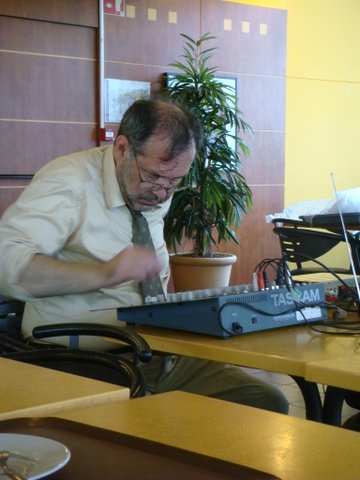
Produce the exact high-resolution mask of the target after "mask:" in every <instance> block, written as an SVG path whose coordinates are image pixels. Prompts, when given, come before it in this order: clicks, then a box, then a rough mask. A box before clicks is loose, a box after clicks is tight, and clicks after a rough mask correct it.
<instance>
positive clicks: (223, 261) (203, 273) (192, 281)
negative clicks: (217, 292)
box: [170, 253, 237, 292]
mask: <svg viewBox="0 0 360 480" xmlns="http://www.w3.org/2000/svg"><path fill="white" fill-rule="evenodd" d="M236 260H237V258H236V255H233V254H227V253H221V254H219V253H217V254H214V256H213V257H211V258H209V257H205V258H203V257H193V256H191V254H186V253H182V254H181V253H180V254H179V253H178V254H173V255H170V265H171V275H172V280H173V284H174V290H175V292H184V291H189V290H201V289H206V288H217V287H227V286H228V285H229V281H230V274H231V269H232V266H233V264H234V263H235V262H236Z"/></svg>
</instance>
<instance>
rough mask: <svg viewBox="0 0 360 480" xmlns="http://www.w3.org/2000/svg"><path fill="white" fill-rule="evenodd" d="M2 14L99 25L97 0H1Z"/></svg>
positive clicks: (0, 12) (0, 10)
mask: <svg viewBox="0 0 360 480" xmlns="http://www.w3.org/2000/svg"><path fill="white" fill-rule="evenodd" d="M0 14H1V15H10V16H14V17H20V18H21V17H22V18H32V19H35V20H46V21H48V22H59V23H67V24H72V25H84V26H88V27H97V26H98V2H97V1H96V0H50V1H49V0H0Z"/></svg>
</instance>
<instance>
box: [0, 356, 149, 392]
mask: <svg viewBox="0 0 360 480" xmlns="http://www.w3.org/2000/svg"><path fill="white" fill-rule="evenodd" d="M2 356H3V357H5V358H11V359H13V360H17V361H19V362H24V363H31V364H32V365H39V366H42V367H46V368H51V369H53V370H60V371H62V372H67V373H71V374H74V375H80V376H82V377H87V378H92V379H95V380H101V381H102V382H108V383H113V384H115V385H121V386H125V387H128V388H129V390H130V398H136V397H141V396H144V395H145V393H146V385H145V379H144V376H143V374H142V372H141V370H140V369H139V368H138V367H137V366H136V365H135V364H134V363H133V362H131V361H129V360H127V359H124V358H121V357H117V356H115V355H112V354H109V353H105V352H93V351H91V352H90V351H86V350H68V349H65V348H63V349H61V348H59V349H56V348H49V349H44V348H43V349H41V350H36V349H35V348H34V349H32V350H23V351H19V350H18V351H15V352H9V353H5V354H3V355H2Z"/></svg>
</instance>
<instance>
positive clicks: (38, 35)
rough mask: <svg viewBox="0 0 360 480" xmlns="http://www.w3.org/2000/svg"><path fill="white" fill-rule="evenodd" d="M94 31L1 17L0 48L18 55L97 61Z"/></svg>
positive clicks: (78, 27)
mask: <svg viewBox="0 0 360 480" xmlns="http://www.w3.org/2000/svg"><path fill="white" fill-rule="evenodd" d="M96 42H97V35H96V30H95V29H93V28H84V27H81V26H74V25H64V24H56V23H51V22H39V21H36V20H31V19H27V18H12V17H2V16H0V45H1V48H2V49H3V50H10V51H12V52H17V53H30V52H31V53H35V54H38V55H40V54H44V55H45V54H47V55H60V56H69V57H77V58H84V59H87V60H89V59H91V60H95V59H96V55H95V52H96Z"/></svg>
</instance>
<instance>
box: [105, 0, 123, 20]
mask: <svg viewBox="0 0 360 480" xmlns="http://www.w3.org/2000/svg"><path fill="white" fill-rule="evenodd" d="M104 13H106V14H107V15H119V16H120V17H125V0H104Z"/></svg>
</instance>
